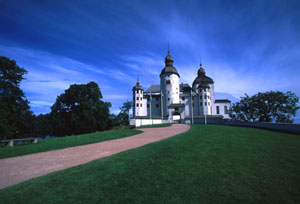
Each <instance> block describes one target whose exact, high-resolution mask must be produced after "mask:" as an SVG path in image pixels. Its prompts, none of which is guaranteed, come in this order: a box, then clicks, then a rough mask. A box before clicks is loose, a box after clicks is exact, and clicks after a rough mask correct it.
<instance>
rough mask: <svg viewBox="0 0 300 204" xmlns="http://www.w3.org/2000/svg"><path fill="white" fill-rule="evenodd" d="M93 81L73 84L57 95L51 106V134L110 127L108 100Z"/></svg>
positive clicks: (74, 132)
mask: <svg viewBox="0 0 300 204" xmlns="http://www.w3.org/2000/svg"><path fill="white" fill-rule="evenodd" d="M101 99H102V94H101V91H100V89H99V87H98V85H97V84H96V83H95V82H90V83H88V84H80V85H78V84H73V85H71V86H70V88H68V89H67V90H65V93H63V94H61V95H59V96H58V97H57V99H56V102H55V104H54V105H53V106H52V107H51V119H52V125H53V134H54V135H56V136H64V135H72V134H82V133H89V132H95V131H101V130H105V129H108V128H110V127H109V126H110V125H111V123H110V120H109V107H110V106H111V104H110V103H108V102H103V101H102V100H101Z"/></svg>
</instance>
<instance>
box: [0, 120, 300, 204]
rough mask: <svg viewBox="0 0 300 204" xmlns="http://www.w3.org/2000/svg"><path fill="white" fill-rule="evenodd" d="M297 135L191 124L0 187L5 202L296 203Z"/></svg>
mask: <svg viewBox="0 0 300 204" xmlns="http://www.w3.org/2000/svg"><path fill="white" fill-rule="evenodd" d="M299 155H300V136H299V135H292V134H284V133H277V132H271V131H267V130H260V129H252V128H243V127H228V126H217V125H206V126H205V125H192V126H191V129H190V130H189V131H188V132H186V133H183V134H180V135H177V136H174V137H172V138H169V139H166V140H163V141H160V142H156V143H152V144H149V145H146V146H143V147H140V148H136V149H133V150H129V151H126V152H122V153H120V154H116V155H113V156H110V157H106V158H104V159H99V160H96V161H93V162H90V163H88V164H86V165H81V166H77V167H74V168H71V169H67V170H64V171H60V172H55V173H52V174H49V175H46V176H43V177H40V178H36V179H32V180H30V181H27V182H24V183H21V184H17V185H15V186H11V187H8V188H6V189H3V190H0V198H1V200H2V201H5V203H72V204H74V203H122V204H123V203H180V204H182V203H255V204H257V203H270V204H274V203H295V204H296V203H300V193H299V190H300V158H299Z"/></svg>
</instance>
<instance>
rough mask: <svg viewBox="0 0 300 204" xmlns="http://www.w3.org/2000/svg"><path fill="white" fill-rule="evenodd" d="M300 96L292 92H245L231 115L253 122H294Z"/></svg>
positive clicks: (235, 118)
mask: <svg viewBox="0 0 300 204" xmlns="http://www.w3.org/2000/svg"><path fill="white" fill-rule="evenodd" d="M298 102H299V98H298V97H297V96H296V95H295V94H294V93H292V92H289V91H288V92H286V93H283V92H280V91H276V92H275V91H269V92H265V93H261V92H259V93H258V94H255V95H254V96H252V97H249V96H248V95H247V94H245V97H241V100H240V102H237V103H235V104H233V106H232V109H231V117H232V119H233V120H241V121H251V122H256V121H258V122H276V123H293V119H291V117H292V116H295V115H296V112H297V110H298V109H299V108H300V107H298V106H297V104H298Z"/></svg>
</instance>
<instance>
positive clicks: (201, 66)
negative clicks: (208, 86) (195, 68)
mask: <svg viewBox="0 0 300 204" xmlns="http://www.w3.org/2000/svg"><path fill="white" fill-rule="evenodd" d="M201 67H202V60H201V56H200V68H201Z"/></svg>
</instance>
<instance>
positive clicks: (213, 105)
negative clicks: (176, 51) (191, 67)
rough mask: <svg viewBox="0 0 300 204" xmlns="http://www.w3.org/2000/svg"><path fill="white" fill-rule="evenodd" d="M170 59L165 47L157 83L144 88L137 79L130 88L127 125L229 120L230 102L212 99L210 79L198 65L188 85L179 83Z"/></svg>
mask: <svg viewBox="0 0 300 204" xmlns="http://www.w3.org/2000/svg"><path fill="white" fill-rule="evenodd" d="M173 62H174V60H173V57H172V56H171V55H170V51H169V50H168V55H167V56H166V58H165V67H164V68H163V70H162V71H161V74H160V85H151V86H150V87H149V88H148V89H147V90H146V91H144V89H143V87H142V86H141V85H140V83H139V81H137V83H136V85H135V86H134V87H133V89H132V91H133V118H132V119H131V120H130V124H131V125H135V126H141V125H149V124H161V123H179V122H180V123H207V121H217V120H223V118H224V119H229V118H230V117H229V113H228V111H229V109H230V107H231V101H230V100H228V99H222V100H216V99H215V92H214V81H213V80H212V79H211V78H210V77H208V76H206V74H205V70H204V68H203V67H202V64H200V68H199V70H198V73H197V74H198V75H197V77H196V78H195V80H194V81H193V84H192V87H190V86H189V85H188V84H183V83H181V84H180V82H179V78H180V75H179V73H178V72H177V69H176V68H175V67H174V66H173Z"/></svg>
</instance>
